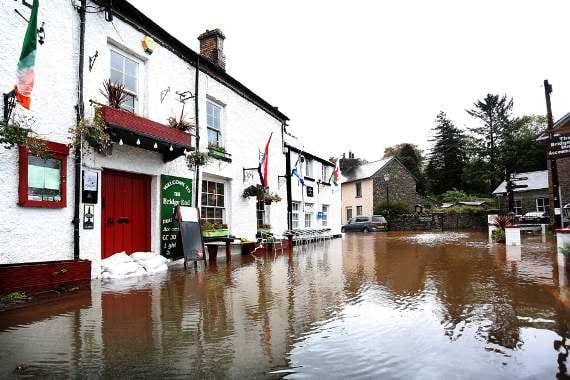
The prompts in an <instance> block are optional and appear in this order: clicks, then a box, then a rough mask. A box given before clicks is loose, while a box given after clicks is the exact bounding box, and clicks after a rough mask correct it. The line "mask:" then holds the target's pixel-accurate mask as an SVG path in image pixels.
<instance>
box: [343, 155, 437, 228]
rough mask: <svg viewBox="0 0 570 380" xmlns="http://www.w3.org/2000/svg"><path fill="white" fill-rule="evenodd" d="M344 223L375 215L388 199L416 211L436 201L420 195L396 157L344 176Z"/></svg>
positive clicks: (350, 169) (348, 172) (346, 173)
mask: <svg viewBox="0 0 570 380" xmlns="http://www.w3.org/2000/svg"><path fill="white" fill-rule="evenodd" d="M342 176H343V181H342V186H341V187H342V220H343V223H345V222H346V221H347V220H348V219H350V218H352V217H355V216H359V215H372V214H373V213H374V208H375V207H376V206H378V205H379V204H381V203H382V202H384V201H385V200H386V197H387V196H388V197H389V199H390V200H391V201H392V200H393V201H400V202H405V203H407V204H409V205H410V206H411V207H414V205H416V204H421V205H424V206H427V205H431V204H432V203H433V201H431V200H430V199H429V198H426V197H424V196H422V195H421V194H418V192H417V191H416V183H417V179H416V178H415V177H414V175H413V174H412V173H410V171H409V170H408V169H407V168H406V167H405V166H404V165H403V164H402V163H401V162H400V160H398V159H397V158H396V157H385V158H383V159H381V160H378V161H374V162H370V163H366V164H363V165H359V166H354V167H350V168H347V169H345V170H344V171H343V172H342Z"/></svg>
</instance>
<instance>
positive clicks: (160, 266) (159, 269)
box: [147, 264, 168, 273]
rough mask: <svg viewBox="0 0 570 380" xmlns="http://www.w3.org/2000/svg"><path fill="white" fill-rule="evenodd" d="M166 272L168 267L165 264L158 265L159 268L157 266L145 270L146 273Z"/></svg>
mask: <svg viewBox="0 0 570 380" xmlns="http://www.w3.org/2000/svg"><path fill="white" fill-rule="evenodd" d="M167 270H168V265H166V264H160V265H159V266H157V267H156V268H153V269H150V270H148V269H147V273H159V272H166V271H167Z"/></svg>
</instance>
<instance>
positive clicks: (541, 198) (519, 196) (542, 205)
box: [493, 170, 552, 215]
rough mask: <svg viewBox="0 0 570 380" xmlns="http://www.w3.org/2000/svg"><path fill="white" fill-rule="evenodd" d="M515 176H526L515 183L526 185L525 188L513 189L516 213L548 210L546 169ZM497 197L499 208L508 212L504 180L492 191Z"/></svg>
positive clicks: (549, 204)
mask: <svg viewBox="0 0 570 380" xmlns="http://www.w3.org/2000/svg"><path fill="white" fill-rule="evenodd" d="M516 176H517V177H521V178H522V177H524V178H527V179H526V180H523V181H517V182H516V184H517V185H526V186H527V187H525V188H517V189H514V201H515V204H514V208H515V214H516V215H524V214H526V213H527V212H531V211H547V212H549V211H550V208H551V204H552V200H551V194H550V192H549V191H548V170H539V171H535V172H526V173H517V175H516ZM493 195H495V196H496V197H497V199H498V203H499V209H500V210H501V211H503V212H508V211H509V210H508V208H509V202H508V199H507V196H506V195H507V190H506V182H505V181H503V182H501V183H500V184H499V186H497V188H496V189H495V190H494V191H493Z"/></svg>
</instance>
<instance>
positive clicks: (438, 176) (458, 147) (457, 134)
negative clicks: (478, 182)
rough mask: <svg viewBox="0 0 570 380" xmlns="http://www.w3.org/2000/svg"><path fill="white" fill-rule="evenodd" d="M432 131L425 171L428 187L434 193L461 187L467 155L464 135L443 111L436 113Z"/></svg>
mask: <svg viewBox="0 0 570 380" xmlns="http://www.w3.org/2000/svg"><path fill="white" fill-rule="evenodd" d="M432 131H433V138H432V139H431V140H430V141H431V142H432V143H433V147H432V149H431V151H430V155H429V161H428V164H427V167H426V172H425V176H426V178H427V183H428V188H429V190H430V192H432V193H434V194H441V193H443V192H445V191H447V190H450V189H453V188H455V189H461V188H462V187H463V180H462V175H463V170H464V168H465V161H466V157H467V153H466V151H465V145H466V144H465V141H466V140H465V135H464V134H463V131H461V130H460V129H459V128H457V127H455V125H454V124H453V122H452V121H451V120H449V119H448V118H447V115H446V114H445V112H443V111H441V112H440V113H439V114H438V115H437V117H436V119H435V127H434V128H433V129H432Z"/></svg>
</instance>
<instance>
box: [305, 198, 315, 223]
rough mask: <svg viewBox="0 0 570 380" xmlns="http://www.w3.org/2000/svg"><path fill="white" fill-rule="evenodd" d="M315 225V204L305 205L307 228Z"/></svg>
mask: <svg viewBox="0 0 570 380" xmlns="http://www.w3.org/2000/svg"><path fill="white" fill-rule="evenodd" d="M312 224H313V204H312V203H305V228H311V226H312Z"/></svg>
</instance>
